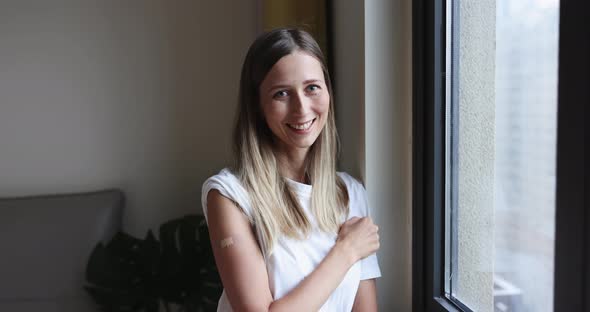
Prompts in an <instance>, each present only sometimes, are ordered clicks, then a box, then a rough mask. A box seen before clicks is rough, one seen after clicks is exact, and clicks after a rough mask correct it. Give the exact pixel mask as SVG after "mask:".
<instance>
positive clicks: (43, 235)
mask: <svg viewBox="0 0 590 312" xmlns="http://www.w3.org/2000/svg"><path fill="white" fill-rule="evenodd" d="M123 205H124V196H123V193H122V192H121V191H119V190H105V191H99V192H93V193H81V194H68V195H49V196H34V197H22V198H1V199H0V252H1V254H0V311H3V312H4V311H7V312H29V311H31V312H32V311H35V312H37V311H50V312H51V311H56V312H57V311H59V312H70V311H72V312H73V311H76V312H84V311H98V309H97V308H95V306H94V303H93V302H92V300H91V299H90V297H89V296H88V295H87V294H86V292H85V291H84V289H83V285H84V284H85V270H86V263H87V261H88V257H89V255H90V252H91V251H92V249H93V248H94V246H95V245H96V243H97V242H99V241H100V240H102V241H107V240H109V239H110V238H111V237H112V236H113V235H114V234H115V233H116V232H117V231H118V230H119V229H120V228H121V216H122V211H123Z"/></svg>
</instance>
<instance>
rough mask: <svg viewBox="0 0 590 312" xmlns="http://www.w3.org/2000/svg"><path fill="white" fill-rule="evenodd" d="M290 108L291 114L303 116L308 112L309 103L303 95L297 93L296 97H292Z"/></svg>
mask: <svg viewBox="0 0 590 312" xmlns="http://www.w3.org/2000/svg"><path fill="white" fill-rule="evenodd" d="M290 106H291V112H292V113H294V114H297V115H302V116H303V115H306V113H307V112H308V111H309V108H310V106H311V101H310V99H309V98H308V97H307V96H305V94H303V93H301V92H297V93H296V95H295V96H293V97H292V101H291V105H290Z"/></svg>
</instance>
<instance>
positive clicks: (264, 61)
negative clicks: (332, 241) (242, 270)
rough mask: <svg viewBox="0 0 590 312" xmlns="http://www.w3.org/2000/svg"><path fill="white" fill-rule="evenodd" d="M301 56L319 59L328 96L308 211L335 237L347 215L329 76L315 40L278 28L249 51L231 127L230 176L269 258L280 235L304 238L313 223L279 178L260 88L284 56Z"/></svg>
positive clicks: (309, 165)
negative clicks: (298, 53) (238, 183)
mask: <svg viewBox="0 0 590 312" xmlns="http://www.w3.org/2000/svg"><path fill="white" fill-rule="evenodd" d="M294 51H303V52H305V53H308V54H310V55H311V56H313V57H315V58H316V59H318V61H319V62H320V63H321V65H322V70H323V73H324V79H325V81H326V85H327V87H328V92H329V94H330V108H329V111H328V116H327V121H326V125H325V127H324V129H322V131H321V133H320V135H319V136H318V138H317V139H316V141H315V142H314V143H313V145H312V146H311V147H310V151H309V154H308V158H307V161H306V174H307V175H308V177H309V181H310V183H311V184H312V185H313V189H312V195H311V211H312V213H313V214H314V216H315V218H316V220H317V224H318V226H319V228H320V230H321V231H324V232H328V233H337V232H338V228H339V226H340V224H341V223H342V222H343V221H344V219H345V217H346V216H347V215H348V211H349V208H348V201H349V198H348V192H347V189H346V185H345V184H344V182H343V181H342V180H341V179H340V178H339V177H338V176H337V175H336V158H337V152H338V135H337V132H336V122H335V117H334V103H333V100H332V99H333V96H332V85H331V83H330V76H329V74H328V70H327V67H326V65H325V60H324V56H323V54H322V52H321V50H320V48H319V46H318V44H317V43H316V41H315V40H314V39H313V38H312V37H311V35H310V34H308V33H307V32H305V31H302V30H299V29H292V28H281V29H276V30H273V31H270V32H267V33H265V34H263V35H261V36H260V37H258V38H257V39H256V40H255V41H254V43H253V44H252V45H251V46H250V49H249V50H248V54H247V55H246V59H245V60H244V64H243V66H242V73H241V79H240V92H239V99H238V109H237V116H236V117H237V118H236V123H235V128H234V138H233V140H234V141H233V145H234V152H235V153H234V155H235V165H234V166H235V167H234V173H235V174H236V175H237V176H238V178H239V179H240V181H241V182H242V184H243V186H244V187H245V188H246V191H247V192H248V194H249V196H250V204H251V206H252V210H253V219H254V220H253V221H254V224H255V226H256V230H257V235H258V239H259V243H260V245H261V246H260V247H261V249H262V252H263V254H265V255H269V254H270V253H272V249H273V246H274V244H275V242H276V240H277V238H278V237H279V235H280V234H283V235H285V236H287V237H290V238H297V239H304V238H305V237H306V236H307V235H308V234H309V233H310V231H311V223H310V220H309V219H308V217H307V216H306V214H305V212H304V210H303V209H302V207H301V206H300V205H299V203H298V201H297V197H296V195H295V193H294V191H293V190H292V189H291V187H290V186H289V185H288V184H287V183H286V181H285V179H284V178H283V177H282V176H281V173H280V170H279V164H278V160H277V158H276V156H275V152H274V144H273V137H272V132H271V130H270V129H269V127H268V125H267V124H266V122H265V121H264V118H263V116H262V110H261V104H260V97H259V87H260V84H261V83H262V81H263V80H264V77H265V76H266V74H267V73H268V72H269V71H270V69H271V68H272V66H273V65H274V64H275V63H276V62H277V61H278V60H279V59H280V58H282V57H283V56H285V55H288V54H291V53H293V52H294Z"/></svg>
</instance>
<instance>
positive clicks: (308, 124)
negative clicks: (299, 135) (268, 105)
mask: <svg viewBox="0 0 590 312" xmlns="http://www.w3.org/2000/svg"><path fill="white" fill-rule="evenodd" d="M312 123H313V119H312V120H310V121H308V122H306V123H304V124H299V125H293V124H287V125H289V127H291V128H293V129H297V130H307V129H309V127H310V126H311V124H312Z"/></svg>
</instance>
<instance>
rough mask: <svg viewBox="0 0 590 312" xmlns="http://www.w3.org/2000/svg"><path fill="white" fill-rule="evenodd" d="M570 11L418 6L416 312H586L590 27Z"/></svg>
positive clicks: (580, 11) (481, 4)
mask: <svg viewBox="0 0 590 312" xmlns="http://www.w3.org/2000/svg"><path fill="white" fill-rule="evenodd" d="M565 3H566V1H561V3H560V2H559V1H558V0H527V1H509V0H485V1H466V0H465V1H461V0H453V1H451V0H449V1H447V2H446V3H445V2H444V1H426V0H422V1H416V2H414V46H413V49H414V111H413V112H414V195H413V196H414V197H413V199H414V240H413V241H414V254H413V262H414V272H413V281H414V291H413V292H414V301H413V305H414V311H446V310H449V311H502V312H503V311H562V310H563V311H585V310H584V307H586V308H587V309H588V308H590V306H588V302H587V300H588V295H589V294H590V292H589V290H588V286H585V285H590V283H589V282H590V277H589V276H590V273H589V271H590V270H589V269H588V266H589V263H590V248H589V247H588V245H589V244H590V242H589V241H590V232H589V231H590V230H589V228H590V220H589V218H590V213H586V209H587V206H588V199H587V198H586V197H587V196H588V191H587V190H586V191H585V190H584V188H585V187H586V188H587V186H585V185H586V184H585V183H584V181H585V179H587V178H588V173H587V171H588V170H587V169H584V168H585V167H584V151H585V149H584V140H587V136H586V137H584V121H583V120H584V118H583V117H582V116H583V114H584V105H587V103H590V101H589V100H588V91H587V86H588V85H589V82H588V81H589V79H588V73H587V72H585V70H584V69H583V68H588V67H587V65H588V58H587V57H586V56H587V55H589V54H588V53H589V47H588V41H587V40H588V38H590V36H588V31H589V29H590V27H589V26H588V22H587V17H586V20H585V19H584V16H583V15H584V14H587V12H588V9H587V8H582V7H583V6H584V5H582V4H571V2H570V3H568V4H567V5H565V6H564V4H565ZM576 5H578V6H579V7H576ZM586 6H587V5H586ZM585 12H586V13H585ZM564 16H566V21H565V22H561V23H560V20H564ZM558 51H559V54H558ZM584 53H585V54H584ZM558 55H559V56H558ZM584 55H586V56H584ZM588 69H590V68H588ZM588 69H586V70H588ZM584 86H586V87H584ZM558 90H559V92H558ZM583 99H584V100H583ZM584 103H586V104H584ZM558 125H559V126H558ZM585 196H586V197H585ZM585 207H586V208H585ZM575 272H578V274H575ZM564 307H569V308H568V309H566V308H564Z"/></svg>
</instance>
